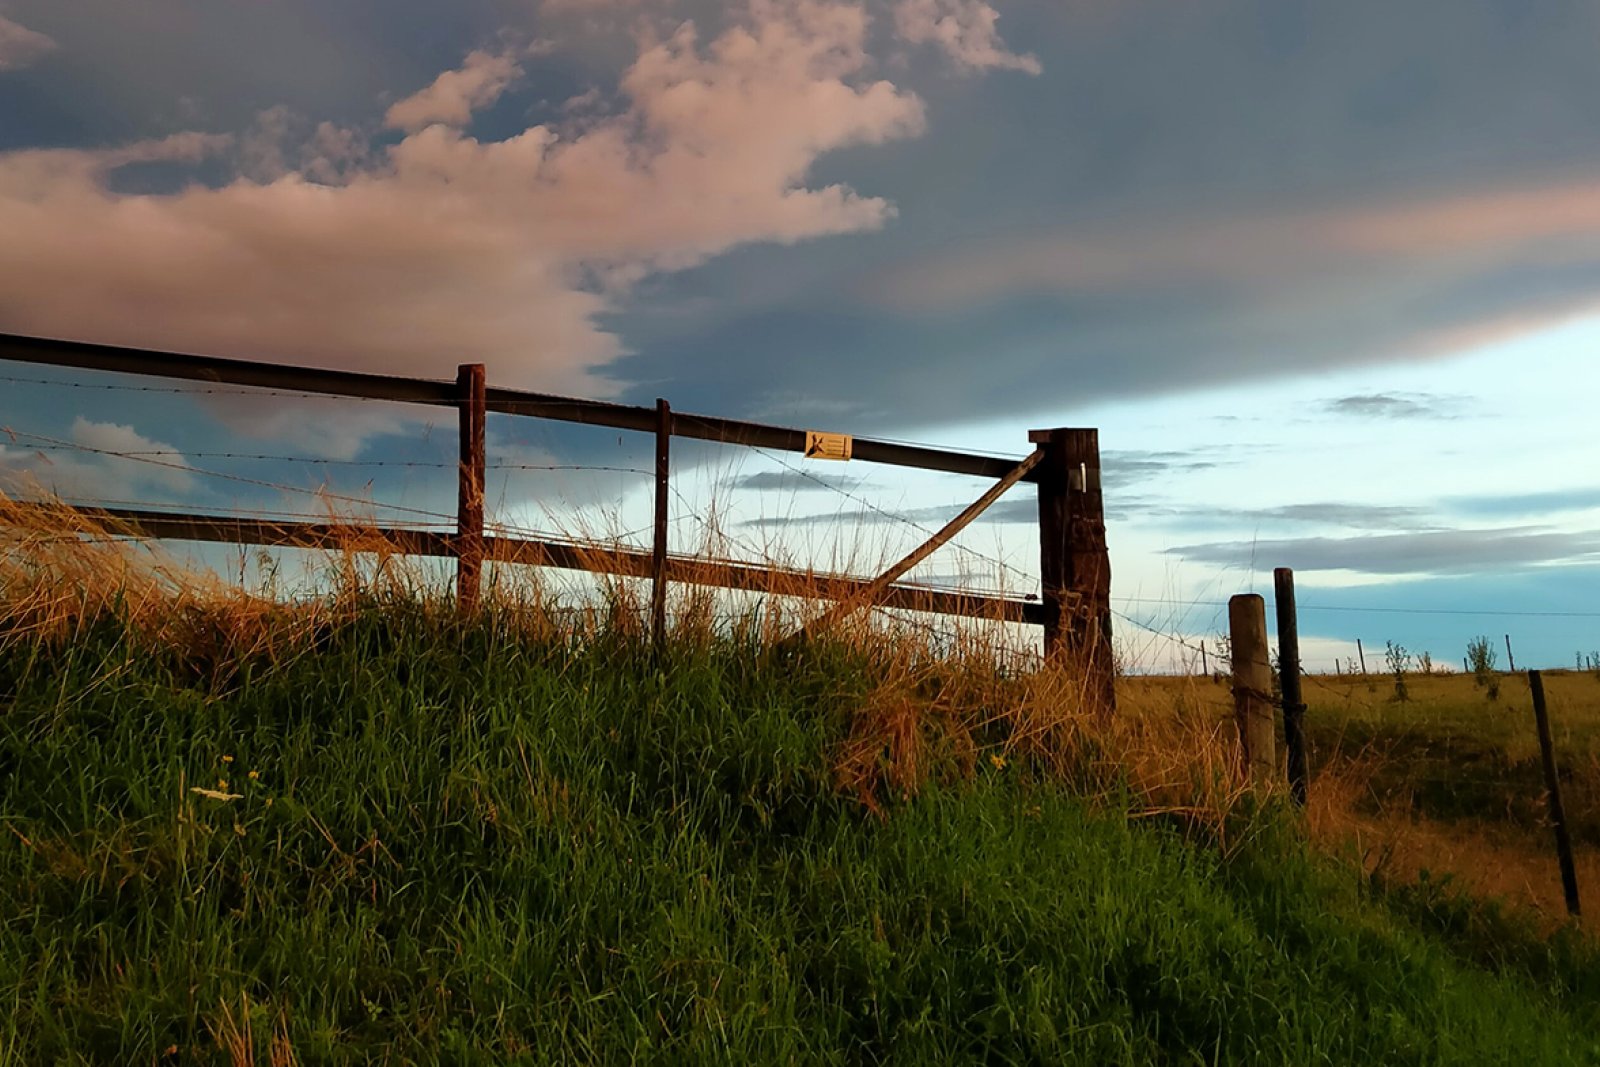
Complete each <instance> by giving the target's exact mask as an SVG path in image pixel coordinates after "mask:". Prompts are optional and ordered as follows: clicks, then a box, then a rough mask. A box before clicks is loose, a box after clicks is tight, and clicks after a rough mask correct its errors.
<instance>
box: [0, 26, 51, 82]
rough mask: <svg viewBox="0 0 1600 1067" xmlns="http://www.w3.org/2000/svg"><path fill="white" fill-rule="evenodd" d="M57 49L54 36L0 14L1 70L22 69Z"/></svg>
mask: <svg viewBox="0 0 1600 1067" xmlns="http://www.w3.org/2000/svg"><path fill="white" fill-rule="evenodd" d="M55 50H56V42H55V40H54V39H53V38H51V37H48V36H46V35H45V34H42V33H40V32H39V31H37V30H30V29H28V27H26V26H23V25H21V24H19V23H17V22H13V21H12V20H11V19H8V18H6V17H5V16H4V15H0V71H5V70H21V69H22V68H23V67H27V66H31V65H32V64H33V63H34V62H35V61H37V60H38V59H39V58H40V57H41V56H44V55H46V54H48V53H50V52H54V51H55Z"/></svg>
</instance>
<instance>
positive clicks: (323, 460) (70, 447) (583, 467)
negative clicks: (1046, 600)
mask: <svg viewBox="0 0 1600 1067" xmlns="http://www.w3.org/2000/svg"><path fill="white" fill-rule="evenodd" d="M4 432H5V433H7V434H15V435H17V436H21V437H36V436H38V435H34V434H28V433H25V432H23V431H20V430H12V429H10V428H6V429H5V430H4ZM25 447H27V448H28V449H29V450H30V451H41V452H72V451H83V450H84V448H85V446H82V445H78V444H74V443H71V442H62V443H60V444H38V445H27V446H25ZM108 454H113V455H116V456H119V457H121V458H123V459H142V458H146V457H152V456H166V457H176V458H178V459H241V460H256V461H267V462H275V463H313V464H317V465H319V466H332V467H397V468H398V467H422V468H429V469H435V470H454V469H457V468H458V467H460V463H459V462H457V461H454V460H450V461H445V460H407V459H336V458H332V457H327V456H288V455H274V454H269V453H263V452H203V451H202V452H188V451H184V450H183V449H177V448H146V449H130V450H127V451H122V450H117V451H115V452H108ZM484 469H485V470H490V471H506V470H513V471H600V472H604V473H615V474H637V475H641V476H643V477H647V478H648V477H652V476H653V475H654V473H655V472H654V471H647V470H645V469H644V468H642V467H616V466H608V465H603V464H594V463H488V464H485V465H484Z"/></svg>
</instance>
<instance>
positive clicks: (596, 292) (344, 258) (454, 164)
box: [0, 0, 924, 448]
mask: <svg viewBox="0 0 1600 1067" xmlns="http://www.w3.org/2000/svg"><path fill="white" fill-rule="evenodd" d="M865 38H866V16H865V14H864V12H863V11H862V10H861V9H860V8H858V7H854V6H851V5H849V4H839V3H827V2H820V0H802V2H797V3H791V4H783V5H776V4H770V3H765V2H757V3H755V4H753V6H752V7H750V9H749V10H748V11H747V12H746V13H745V14H744V15H743V16H741V17H739V18H737V19H736V20H735V21H734V24H732V25H730V26H729V27H727V28H726V29H725V30H723V31H722V32H721V33H719V34H718V35H716V36H715V37H713V38H711V39H710V40H706V41H702V39H701V37H700V35H699V32H698V31H697V29H696V27H695V26H694V25H693V24H691V23H685V24H683V25H682V26H681V27H680V28H679V29H678V30H677V31H676V32H674V33H673V34H672V35H670V36H669V37H667V38H666V39H664V40H659V41H646V42H645V43H644V44H642V45H641V46H640V48H639V51H638V53H637V55H636V58H635V59H634V61H633V62H632V63H631V64H630V65H629V66H628V67H627V69H626V70H625V71H624V72H623V74H622V75H621V78H620V81H619V85H618V88H619V90H620V93H619V96H618V99H619V100H620V101H621V103H620V105H619V107H620V109H619V110H617V111H616V112H614V113H612V114H609V115H604V116H600V117H598V118H594V117H591V118H589V119H586V120H585V121H584V123H583V124H582V125H581V126H579V127H577V128H575V129H572V130H563V129H557V128H554V127H552V126H547V125H535V126H531V127H529V128H527V129H524V130H521V131H519V132H516V133H514V134H512V135H510V136H506V137H504V138H503V139H500V140H480V139H478V138H476V137H473V136H471V135H469V134H468V133H467V132H465V131H464V130H463V129H461V128H459V127H460V124H461V123H462V122H463V121H464V120H465V118H467V117H469V116H470V111H471V109H472V108H474V107H477V106H481V105H482V104H484V103H485V102H487V101H488V100H490V99H492V98H493V96H494V94H495V93H497V92H499V91H501V90H502V89H503V88H504V85H505V84H506V82H507V80H508V79H509V78H511V77H512V76H513V70H512V68H513V67H514V66H515V64H514V63H513V62H511V61H510V60H508V59H507V58H506V57H505V56H498V57H496V56H492V55H488V54H486V53H481V52H480V53H474V54H473V56H470V57H469V58H468V59H467V61H466V63H465V64H464V65H463V66H462V67H461V68H460V70H458V71H455V72H453V73H454V74H455V75H457V77H454V78H452V77H448V76H446V77H443V78H440V79H436V80H435V81H434V82H433V84H432V85H430V86H429V87H428V88H427V89H425V90H424V91H423V92H422V93H419V94H417V95H415V96H413V97H411V98H408V99H407V100H404V101H401V102H400V103H399V104H397V105H396V107H395V108H394V109H391V114H390V118H392V119H393V121H394V122H395V123H396V124H397V125H399V126H401V127H402V128H403V129H405V130H406V131H407V132H405V133H404V136H403V137H402V138H401V139H400V140H399V141H398V142H397V143H393V144H391V145H389V146H388V147H387V148H385V149H383V150H381V151H379V152H377V153H375V158H363V157H362V150H361V145H360V143H359V142H360V138H359V136H358V133H359V131H351V130H341V129H340V128H338V127H334V126H329V125H325V126H319V127H318V128H317V134H316V136H315V137H314V138H313V142H312V143H311V144H310V145H309V146H308V147H305V148H304V149H303V150H302V151H299V152H294V151H285V152H283V153H281V160H280V159H276V158H274V157H273V156H272V155H271V153H269V152H265V151H261V150H259V146H257V148H258V151H257V154H256V157H255V164H256V169H257V175H258V176H257V177H251V176H249V175H246V174H240V175H238V176H236V177H234V178H232V179H230V180H224V181H221V182H218V183H214V184H212V185H202V184H189V185H185V186H183V187H182V188H179V189H177V190H175V191H172V192H168V193H159V194H156V193H139V194H131V193H123V192H118V191H117V190H116V189H115V187H114V178H115V175H116V172H117V168H119V167H122V166H125V165H127V164H128V163H130V162H135V161H149V160H163V161H185V160H187V161H194V160H199V159H205V160H207V161H209V162H210V163H211V164H213V165H216V164H221V163H227V162H229V161H230V160H231V161H232V162H233V164H234V165H235V166H237V165H238V163H239V160H238V158H237V157H238V155H239V153H240V151H241V143H240V139H230V138H225V137H215V136H210V135H204V134H198V133H188V134H182V135H179V136H177V137H174V138H168V139H166V140H163V141H152V142H139V143H136V144H133V145H130V146H127V147H124V148H116V149H109V150H98V149H97V150H24V151H13V152H8V153H3V154H0V232H3V233H4V234H5V235H6V239H5V240H4V241H3V242H0V276H3V277H5V278H6V279H7V284H6V285H5V286H4V287H3V289H0V329H3V330H8V331H13V332H19V333H29V334H39V335H49V336H61V337H71V338H77V339H83V340H91V341H101V342H109V343H122V344H132V345H142V346H149V347H156V348H165V349H175V350H180V351H194V352H206V353H214V354H220V355H230V356H236V357H245V358H261V359H272V360H278V361H283V362H289V363H302V364H313V365H327V366H338V367H346V368H353V369H365V370H377V371H383V372H388V373H400V374H420V375H426V376H433V377H447V376H448V375H449V374H450V373H451V372H452V371H453V369H454V367H455V365H456V364H458V363H461V362H469V361H475V362H485V363H488V364H489V365H490V367H491V374H492V376H493V378H494V380H495V382H496V383H497V384H502V383H503V384H507V385H514V386H524V387H532V388H542V389H548V390H552V391H557V392H567V393H577V394H583V395H608V394H612V393H615V392H616V391H617V386H616V384H615V383H614V382H612V381H610V380H609V379H608V378H607V377H606V376H605V374H604V368H605V366H606V365H607V364H608V363H609V362H610V361H612V360H613V359H615V358H616V357H617V356H618V355H619V354H620V353H621V352H622V346H621V343H620V341H619V340H618V338H617V337H616V336H615V335H613V334H611V333H609V332H607V331H606V330H605V329H604V328H603V327H602V326H601V325H599V324H598V323H597V316H599V315H601V314H602V313H603V312H605V311H607V310H608V309H609V308H610V307H611V306H612V305H613V303H614V301H615V300H616V299H617V297H618V296H619V295H620V294H622V293H625V292H626V291H627V289H628V287H629V286H630V285H631V284H632V283H634V282H636V281H637V280H639V279H640V278H642V277H645V276H647V275H649V274H651V273H656V272H669V271H678V270H683V269H686V268H689V267H692V266H695V265H697V264H699V263H701V262H703V261H705V260H706V259H708V258H710V257H712V256H716V255H718V254H721V253H723V252H725V251H727V250H729V249H731V248H734V247H737V246H739V245H744V244H749V243H751V242H796V241H803V240H807V239H810V238H815V237H820V236H824V235H829V234H841V233H851V232H859V231H864V230H872V229H876V228H878V227H881V226H883V225H884V224H885V223H886V222H887V221H888V220H889V219H890V218H891V217H892V216H893V214H894V209H893V207H892V205H891V204H890V203H888V202H887V201H886V200H883V199H879V198H876V197H871V196H863V195H860V194H858V193H856V192H855V191H854V190H852V189H851V188H849V187H847V186H845V185H842V184H829V185H823V186H820V187H812V186H810V185H808V183H807V176H808V174H809V172H810V170H811V169H812V167H813V164H814V163H815V162H816V160H817V159H818V158H819V157H821V156H823V155H824V154H826V153H828V152H831V151H834V150H837V149H840V148H844V147H847V146H851V145H875V144H881V143H884V142H887V141H891V140H894V139H897V138H906V137H912V136H915V135H917V134H919V133H920V132H921V131H922V129H923V128H924V114H923V105H922V102H921V100H920V99H918V98H917V97H916V96H915V95H914V94H912V93H910V92H907V91H905V90H903V89H901V88H899V87H897V86H896V85H894V84H892V83H890V82H888V81H884V80H878V79H873V78H871V77H869V76H868V73H867V72H868V68H869V67H870V57H869V56H868V54H867V52H866V50H865ZM430 121H432V122H433V124H431V125H425V123H427V122H430ZM446 122H449V123H455V125H447V124H444V123H446ZM284 125H285V124H284V123H283V122H280V121H277V118H276V117H275V118H274V119H272V120H270V121H266V122H262V123H258V126H260V127H261V129H260V130H259V131H258V132H260V133H261V134H262V137H263V138H264V139H265V140H268V141H270V139H271V138H272V137H274V136H277V135H278V129H279V127H282V126H284ZM288 125H289V127H290V128H291V129H292V123H291V124H288ZM274 169H281V173H278V174H276V175H271V172H272V171H273V170H274ZM269 175H271V176H269ZM344 447H346V448H347V447H348V446H347V445H346V446H344Z"/></svg>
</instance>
